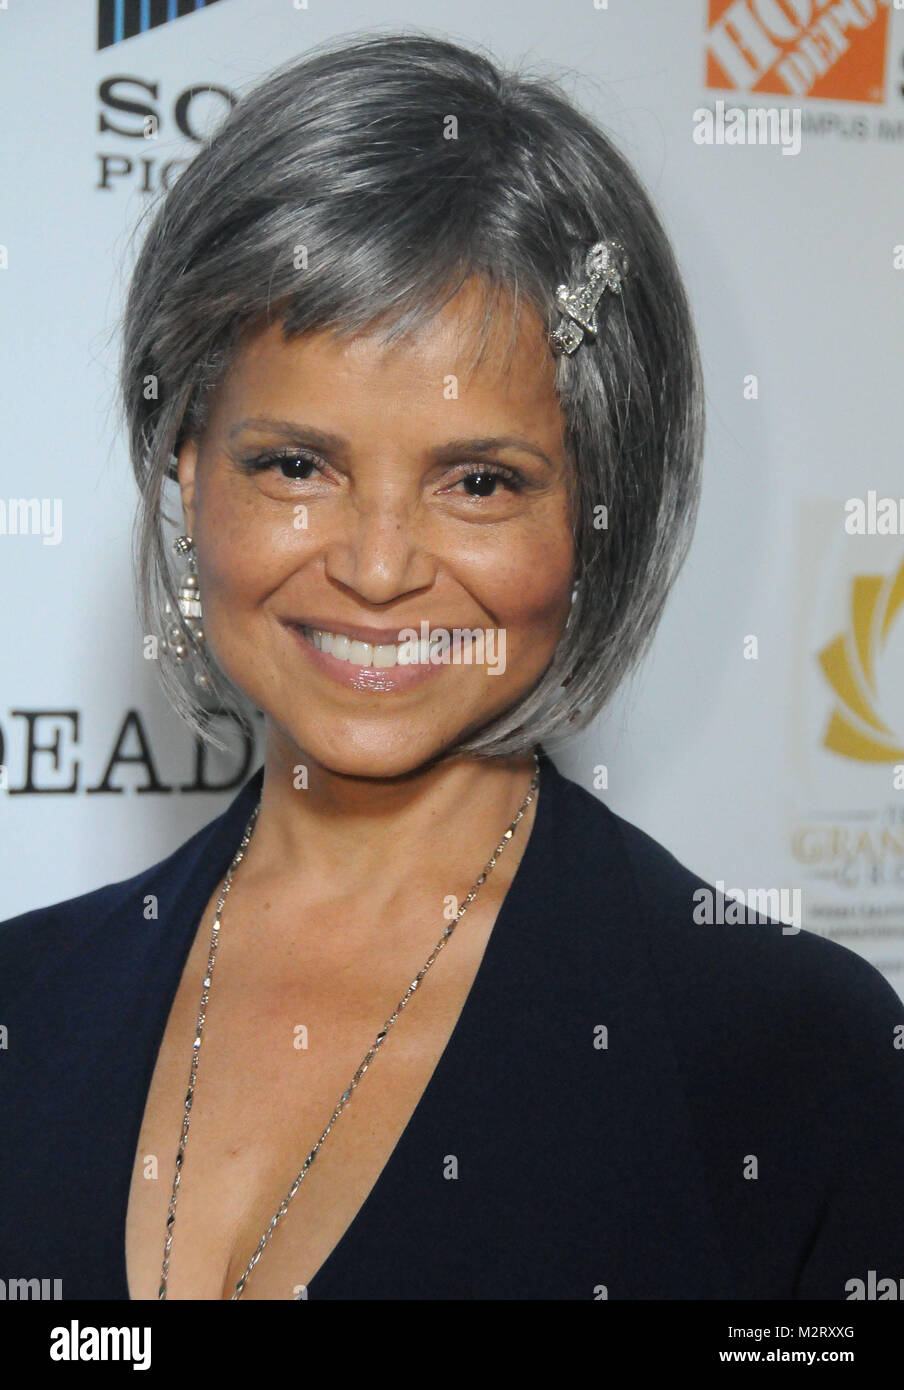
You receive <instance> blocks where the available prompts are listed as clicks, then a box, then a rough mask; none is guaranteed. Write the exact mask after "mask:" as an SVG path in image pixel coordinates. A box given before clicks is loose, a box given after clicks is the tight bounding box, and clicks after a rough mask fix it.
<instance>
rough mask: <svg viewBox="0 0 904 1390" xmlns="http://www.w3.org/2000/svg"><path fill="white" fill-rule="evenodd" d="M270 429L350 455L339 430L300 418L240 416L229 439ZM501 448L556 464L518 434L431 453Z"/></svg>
mask: <svg viewBox="0 0 904 1390" xmlns="http://www.w3.org/2000/svg"><path fill="white" fill-rule="evenodd" d="M251 429H258V430H267V431H269V432H270V433H272V434H276V435H280V436H281V437H282V438H283V439H285V440H287V441H288V442H290V443H294V444H299V445H307V446H308V447H311V446H313V447H314V448H316V449H324V450H331V451H332V452H333V453H335V454H338V455H339V456H341V457H343V458H344V457H346V456H347V455H348V443H347V441H346V440H344V439H343V438H342V437H341V436H340V435H338V434H330V433H328V432H327V431H325V430H319V429H315V428H314V427H313V426H310V425H302V424H301V423H300V422H298V421H296V420H278V419H274V418H273V417H271V416H269V415H254V416H249V418H248V419H246V420H239V421H238V423H237V424H235V425H233V426H232V428H231V429H230V431H229V434H228V438H229V440H230V441H231V440H233V439H235V437H236V435H239V434H241V433H242V431H243V430H251ZM497 449H521V450H523V451H524V452H525V453H528V454H533V455H534V456H535V457H536V458H538V459H542V461H543V462H544V463H545V464H546V465H547V466H548V467H549V468H550V469H551V470H552V471H553V472H555V471H556V465H555V464H554V463H553V461H552V459H551V458H550V457H549V455H548V454H545V453H544V452H543V450H542V449H540V448H539V447H538V446H537V445H536V444H533V443H531V441H530V440H529V439H523V438H522V437H521V436H520V435H517V434H500V435H484V436H482V437H481V438H477V439H450V440H447V442H446V443H445V444H439V445H437V446H436V448H434V449H431V450H430V457H431V458H432V459H433V461H434V462H435V463H450V462H452V461H453V460H454V459H456V458H459V457H460V456H461V455H462V454H489V453H493V452H495V451H496V450H497Z"/></svg>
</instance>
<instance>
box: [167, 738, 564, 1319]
mask: <svg viewBox="0 0 904 1390" xmlns="http://www.w3.org/2000/svg"><path fill="white" fill-rule="evenodd" d="M539 785H540V760H539V758H538V756H537V754H536V752H535V753H534V775H533V777H532V778H531V783H530V787H529V789H528V792H527V795H526V796H525V798H524V800H523V801H522V803H521V806H520V808H519V810H518V814H517V815H516V816H515V819H514V820H513V821H512V822H511V824H510V825H509V827H508V829H507V830H506V832H505V834H504V835H503V837H502V839H501V840H500V841H499V844H498V845H497V846H496V848H495V850H494V851H493V855H492V858H491V859H490V860H489V861H488V863H487V864H486V866H485V867H484V870H483V872H482V873H481V874H480V876H479V877H478V879H477V881H476V883H475V884H474V887H473V888H472V889H471V891H470V893H468V896H467V897H466V898H465V900H464V902H463V903H462V905H461V907H460V908H459V909H458V912H457V913H456V915H455V918H454V919H453V921H451V922H450V923H449V925H448V926H447V927H446V929H445V931H444V932H443V934H442V936H441V937H440V939H439V941H438V942H437V943H436V945H435V946H434V948H433V950H432V951H431V953H430V955H429V956H428V957H427V960H426V962H425V963H424V965H423V966H422V967H421V969H420V970H419V971H418V973H417V974H416V975H415V977H414V979H413V980H412V981H411V984H410V985H409V986H408V989H407V991H406V992H405V995H404V996H403V998H402V999H400V1000H399V1002H398V1004H397V1005H396V1007H395V1010H394V1012H393V1013H392V1014H391V1016H390V1017H389V1018H388V1019H387V1020H386V1022H385V1023H384V1024H383V1027H382V1028H381V1029H380V1031H379V1033H378V1034H377V1036H376V1038H375V1039H374V1042H373V1046H372V1047H370V1048H368V1050H367V1052H366V1053H365V1054H364V1058H363V1059H362V1062H361V1065H360V1066H359V1067H358V1070H357V1071H356V1072H355V1074H354V1076H353V1077H352V1079H351V1082H350V1083H349V1085H348V1088H347V1089H346V1090H345V1091H344V1092H343V1094H342V1096H341V1098H340V1100H339V1104H338V1105H337V1106H336V1109H335V1110H334V1111H333V1113H332V1115H331V1116H330V1121H329V1124H328V1125H327V1127H326V1129H325V1130H324V1131H323V1133H322V1134H321V1136H320V1138H319V1139H318V1140H317V1143H316V1144H315V1145H314V1147H313V1149H312V1150H311V1152H310V1153H309V1154H308V1156H307V1158H306V1159H305V1161H304V1163H303V1164H302V1165H301V1171H300V1172H299V1174H298V1176H297V1177H296V1179H295V1181H294V1182H293V1184H292V1186H291V1187H290V1188H289V1191H288V1192H287V1193H286V1195H285V1197H284V1198H283V1199H282V1201H281V1202H280V1204H279V1206H278V1207H277V1209H276V1211H275V1212H274V1214H273V1216H272V1217H271V1218H270V1224H269V1225H268V1227H267V1229H266V1230H265V1231H264V1234H263V1235H262V1236H261V1238H260V1242H259V1244H258V1247H257V1249H256V1250H255V1252H254V1254H253V1255H252V1256H251V1259H250V1260H249V1261H248V1264H247V1266H246V1267H245V1272H244V1273H243V1274H242V1276H241V1278H240V1279H239V1280H238V1282H237V1284H236V1286H235V1289H234V1290H233V1292H232V1298H231V1301H235V1300H236V1299H239V1298H241V1296H242V1292H243V1290H244V1288H245V1284H246V1283H247V1281H248V1277H249V1275H250V1274H251V1271H252V1270H253V1269H254V1266H255V1265H256V1264H257V1262H258V1260H259V1259H260V1257H261V1255H262V1254H263V1253H264V1250H265V1249H266V1247H267V1245H268V1244H269V1242H270V1240H271V1238H272V1236H273V1232H274V1231H275V1230H276V1227H277V1225H278V1224H279V1222H280V1221H281V1220H282V1218H283V1217H284V1216H285V1214H286V1212H287V1211H288V1209H289V1203H290V1202H291V1200H292V1198H293V1197H294V1196H295V1193H296V1192H297V1191H298V1189H299V1187H300V1186H301V1183H302V1180H303V1178H304V1177H305V1174H306V1173H307V1171H308V1169H309V1168H310V1166H311V1164H312V1163H313V1162H314V1159H315V1158H316V1157H317V1154H318V1151H319V1149H320V1146H321V1145H322V1144H323V1142H324V1140H325V1139H326V1137H327V1135H328V1134H329V1133H330V1130H331V1129H332V1128H333V1125H334V1124H335V1123H336V1121H337V1120H338V1118H339V1116H340V1115H341V1114H342V1111H343V1110H344V1109H345V1107H346V1105H347V1104H348V1102H349V1100H350V1099H351V1094H352V1092H353V1091H354V1090H355V1088H356V1087H357V1085H358V1082H359V1081H360V1080H361V1078H362V1076H363V1075H364V1073H365V1072H366V1071H367V1068H368V1067H369V1066H370V1064H371V1062H372V1061H373V1059H374V1057H375V1056H376V1055H377V1050H378V1049H379V1048H380V1047H382V1045H383V1043H384V1042H385V1041H386V1037H387V1034H388V1033H389V1030H390V1028H391V1027H392V1025H393V1024H394V1023H395V1021H396V1019H397V1018H398V1016H399V1014H400V1013H401V1012H402V1010H403V1009H404V1007H405V1005H406V1004H407V1003H408V1000H409V999H410V998H411V996H412V994H413V993H414V991H415V990H416V989H417V987H418V985H419V984H420V982H421V980H422V979H423V978H424V976H425V975H426V973H427V971H428V970H429V969H430V967H431V965H432V964H433V962H434V961H435V960H436V958H437V956H438V955H439V953H440V951H441V950H442V948H443V947H444V946H445V944H446V942H447V941H448V940H449V937H450V936H451V935H452V933H453V931H454V930H455V928H456V926H457V925H458V923H459V922H460V921H461V919H462V917H463V916H464V914H465V912H466V911H467V909H468V907H469V906H470V904H471V903H472V902H473V901H474V899H475V898H476V897H477V894H478V893H479V891H480V889H481V887H482V886H483V884H484V883H485V882H486V879H487V875H488V874H489V873H490V872H491V871H492V869H493V867H494V865H495V864H496V861H497V859H498V858H499V856H500V854H501V853H502V851H503V850H504V849H505V847H506V845H507V844H508V842H509V840H511V838H512V836H513V835H514V833H515V827H516V826H517V824H518V822H519V821H520V820H521V817H522V816H523V815H524V813H525V811H526V810H527V808H528V806H529V805H530V804H531V802H532V801H533V799H534V795H535V793H536V790H537V787H538V786H539ZM260 809H261V803H260V802H259V801H258V803H257V805H256V806H255V808H254V810H253V811H252V813H251V819H250V820H249V822H248V824H247V826H246V828H245V833H244V835H243V836H242V841H241V844H240V845H239V847H238V849H237V850H236V853H235V856H234V858H233V860H232V863H231V864H230V865H229V869H228V870H227V873H226V878H225V881H224V883H223V887H222V890H221V892H220V896H219V899H218V901H217V908H216V913H215V914H214V919H213V929H212V931H211V936H210V952H209V954H208V957H207V971H206V974H205V976H204V980H203V983H202V989H201V1007H200V1009H199V1010H198V1026H197V1028H196V1029H195V1040H194V1042H193V1043H192V1053H191V1071H190V1073H189V1080H188V1093H187V1095H186V1097H185V1112H184V1114H183V1116H182V1134H181V1136H180V1139H179V1152H178V1153H177V1154H176V1175H175V1177H174V1178H173V1192H172V1196H171V1197H170V1204H169V1213H168V1215H167V1218H166V1240H165V1242H164V1246H163V1268H162V1270H161V1273H160V1288H159V1290H158V1292H157V1297H158V1299H165V1298H166V1281H167V1276H168V1274H169V1262H170V1250H171V1249H172V1244H173V1231H174V1229H175V1225H176V1199H177V1197H178V1195H179V1184H180V1182H181V1179H182V1165H183V1162H184V1159H185V1146H186V1144H187V1142H188V1126H189V1120H190V1118H191V1107H192V1101H193V1099H194V1094H195V1079H196V1077H197V1074H198V1056H199V1053H200V1051H201V1038H202V1036H203V1032H204V1019H205V1017H206V1011H207V1003H208V1000H209V998H210V986H211V982H212V980H213V967H214V962H215V961H216V955H217V946H218V944H219V940H220V925H221V920H220V919H221V916H222V912H223V904H224V903H225V901H226V895H227V894H228V892H229V889H230V886H231V884H232V876H233V874H234V873H235V870H236V869H237V868H238V866H239V864H240V863H241V861H242V860H243V859H244V857H245V850H246V849H247V848H248V844H249V842H250V840H251V836H252V833H253V831H254V826H255V824H256V822H257V817H258V812H259V811H260Z"/></svg>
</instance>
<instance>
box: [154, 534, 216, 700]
mask: <svg viewBox="0 0 904 1390" xmlns="http://www.w3.org/2000/svg"><path fill="white" fill-rule="evenodd" d="M173 549H174V550H175V552H176V554H177V555H185V556H187V557H188V568H187V570H186V571H185V573H184V574H183V575H182V578H181V579H180V580H179V612H180V614H181V616H182V621H181V623H180V622H179V621H174V619H173V609H172V605H171V604H170V603H169V602H167V603H166V604H165V605H164V610H163V611H164V615H165V616H164V628H165V631H166V636H165V637H164V639H163V641H162V643H161V650H162V651H163V653H164V655H166V656H169V657H171V658H172V660H173V661H174V662H175V663H176V665H177V666H181V665H182V664H183V662H185V661H187V660H188V659H189V657H191V656H192V655H193V654H195V653H198V654H200V653H201V652H202V650H203V647H204V628H203V626H202V623H201V619H202V617H203V613H202V610H201V592H200V587H199V584H198V564H197V560H196V559H195V543H194V541H193V540H192V538H191V536H177V537H176V539H175V540H174V541H173ZM187 638H188V639H190V640H187ZM192 646H194V648H195V653H193V652H192ZM195 685H197V686H198V687H199V688H200V689H201V690H209V688H210V677H209V676H208V674H207V672H206V671H204V670H200V671H197V672H196V673H195Z"/></svg>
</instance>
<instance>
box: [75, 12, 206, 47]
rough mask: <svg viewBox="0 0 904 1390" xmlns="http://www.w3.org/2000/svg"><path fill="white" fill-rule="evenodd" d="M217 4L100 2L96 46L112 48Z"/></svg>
mask: <svg viewBox="0 0 904 1390" xmlns="http://www.w3.org/2000/svg"><path fill="white" fill-rule="evenodd" d="M218 3H219V0H98V6H97V47H98V49H99V50H100V49H101V48H110V47H111V46H112V45H113V44H115V43H122V42H123V40H124V39H132V38H134V37H135V36H136V34H146V33H147V31H148V30H149V29H159V27H160V25H161V24H169V22H170V20H173V19H182V18H183V16H184V15H188V14H194V13H195V12H196V11H197V10H209V9H210V7H211V5H216V4H218Z"/></svg>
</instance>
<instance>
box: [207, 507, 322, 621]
mask: <svg viewBox="0 0 904 1390" xmlns="http://www.w3.org/2000/svg"><path fill="white" fill-rule="evenodd" d="M199 517H201V518H203V522H199V525H198V528H197V529H198V534H197V537H196V539H197V541H198V551H199V555H200V556H201V562H200V565H199V578H200V584H201V596H202V602H203V599H204V595H205V594H206V595H207V598H208V602H209V604H210V605H211V607H214V606H216V607H217V608H219V605H220V604H221V603H222V604H226V603H228V604H229V607H230V610H231V612H232V613H233V614H234V615H235V616H236V617H239V616H240V614H241V612H242V610H243V609H248V608H251V607H253V606H254V605H255V604H256V603H257V602H259V601H260V600H261V599H262V598H263V597H265V596H266V595H267V594H268V593H270V592H271V591H272V590H273V589H275V588H276V587H277V586H278V585H279V584H280V582H281V581H282V578H283V577H284V576H285V574H286V573H288V572H289V571H290V569H291V567H292V566H293V565H294V564H297V562H298V556H299V548H300V547H301V548H302V549H303V547H304V537H305V536H306V532H305V531H304V530H296V529H295V528H294V527H293V524H292V520H293V519H292V516H291V515H287V513H286V508H285V507H281V508H279V509H277V508H276V507H275V506H274V507H273V509H272V511H271V509H270V508H269V507H268V506H267V505H266V504H263V505H262V502H261V498H260V497H259V496H256V495H253V494H249V492H248V490H247V489H243V488H231V487H229V486H224V485H221V486H211V487H209V488H208V489H207V490H206V491H205V495H204V498H203V503H202V505H201V506H200V508H199ZM215 616H216V615H215V614H212V617H215Z"/></svg>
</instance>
